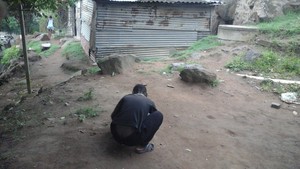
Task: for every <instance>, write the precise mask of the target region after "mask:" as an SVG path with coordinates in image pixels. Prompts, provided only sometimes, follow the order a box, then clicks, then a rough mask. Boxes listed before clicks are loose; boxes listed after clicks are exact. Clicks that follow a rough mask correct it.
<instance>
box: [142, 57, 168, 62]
mask: <svg viewBox="0 0 300 169" xmlns="http://www.w3.org/2000/svg"><path fill="white" fill-rule="evenodd" d="M162 60H164V58H162V57H144V58H141V61H142V62H158V61H162Z"/></svg>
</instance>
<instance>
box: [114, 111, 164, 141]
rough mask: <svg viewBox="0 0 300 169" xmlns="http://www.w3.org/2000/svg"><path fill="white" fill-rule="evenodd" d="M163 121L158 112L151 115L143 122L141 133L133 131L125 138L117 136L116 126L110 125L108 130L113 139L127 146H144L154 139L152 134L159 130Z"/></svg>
mask: <svg viewBox="0 0 300 169" xmlns="http://www.w3.org/2000/svg"><path fill="white" fill-rule="evenodd" d="M162 121H163V115H162V113H161V112H159V111H155V112H153V113H151V114H150V115H149V116H147V118H146V119H145V120H144V122H143V125H142V126H143V128H142V131H141V132H138V130H137V129H136V130H134V132H133V133H132V134H131V135H129V136H128V137H126V138H122V137H120V136H119V134H118V131H117V130H116V125H114V124H111V125H110V129H111V133H112V135H113V137H114V139H115V140H116V141H117V142H118V143H120V144H125V145H127V146H146V145H147V144H148V143H149V142H150V141H151V140H152V138H153V137H154V134H155V133H156V132H157V130H158V129H159V127H160V125H161V124H162Z"/></svg>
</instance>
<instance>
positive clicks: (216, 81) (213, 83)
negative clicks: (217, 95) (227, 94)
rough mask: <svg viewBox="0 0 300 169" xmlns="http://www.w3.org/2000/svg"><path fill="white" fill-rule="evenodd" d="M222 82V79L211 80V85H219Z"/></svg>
mask: <svg viewBox="0 0 300 169" xmlns="http://www.w3.org/2000/svg"><path fill="white" fill-rule="evenodd" d="M219 84H220V81H219V80H218V79H216V80H214V81H212V82H210V85H211V87H217V86H218V85H219Z"/></svg>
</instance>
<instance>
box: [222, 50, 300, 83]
mask: <svg viewBox="0 0 300 169" xmlns="http://www.w3.org/2000/svg"><path fill="white" fill-rule="evenodd" d="M225 67H226V68H229V69H231V70H233V71H236V72H238V71H242V70H249V71H256V72H262V73H266V74H269V73H279V74H282V76H284V77H286V78H287V77H288V76H298V75H300V58H299V57H296V56H281V55H279V54H278V53H275V52H273V51H265V52H263V54H262V56H261V57H260V58H257V59H256V60H254V61H253V62H251V63H250V62H246V61H245V60H244V58H243V55H241V56H237V57H234V58H233V60H232V61H231V62H230V63H228V64H226V65H225Z"/></svg>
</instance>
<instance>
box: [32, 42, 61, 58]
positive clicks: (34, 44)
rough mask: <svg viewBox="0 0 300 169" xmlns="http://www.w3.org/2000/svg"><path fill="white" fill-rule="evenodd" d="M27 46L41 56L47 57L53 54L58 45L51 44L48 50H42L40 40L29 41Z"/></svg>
mask: <svg viewBox="0 0 300 169" xmlns="http://www.w3.org/2000/svg"><path fill="white" fill-rule="evenodd" d="M28 48H31V49H32V50H33V51H35V52H36V53H37V54H39V55H41V56H43V57H48V56H51V55H53V54H54V53H55V52H56V51H57V50H58V49H59V48H60V47H59V46H58V45H55V44H52V45H51V47H50V48H49V49H48V50H45V51H42V43H41V42H40V41H30V42H29V43H28Z"/></svg>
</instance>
